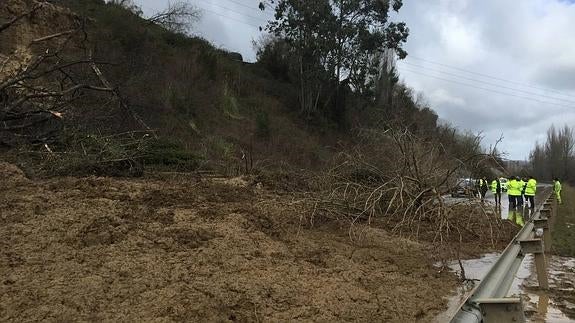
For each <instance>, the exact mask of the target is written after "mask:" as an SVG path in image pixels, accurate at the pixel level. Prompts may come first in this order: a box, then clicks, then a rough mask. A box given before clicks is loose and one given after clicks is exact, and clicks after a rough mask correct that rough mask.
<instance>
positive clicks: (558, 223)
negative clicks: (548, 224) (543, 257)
mask: <svg viewBox="0 0 575 323" xmlns="http://www.w3.org/2000/svg"><path fill="white" fill-rule="evenodd" d="M562 199H563V204H562V205H559V209H558V213H557V219H555V223H554V224H553V228H552V237H553V253H555V254H556V255H559V256H564V257H575V189H573V187H571V186H568V185H563V191H562Z"/></svg>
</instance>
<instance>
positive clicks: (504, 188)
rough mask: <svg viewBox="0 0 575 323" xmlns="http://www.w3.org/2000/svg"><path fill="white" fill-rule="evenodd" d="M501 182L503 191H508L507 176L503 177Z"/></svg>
mask: <svg viewBox="0 0 575 323" xmlns="http://www.w3.org/2000/svg"><path fill="white" fill-rule="evenodd" d="M499 182H500V183H501V191H503V192H507V178H505V177H501V178H500V179H499Z"/></svg>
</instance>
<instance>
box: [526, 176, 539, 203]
mask: <svg viewBox="0 0 575 323" xmlns="http://www.w3.org/2000/svg"><path fill="white" fill-rule="evenodd" d="M524 192H525V193H524V194H525V199H526V200H527V201H529V208H530V209H534V208H535V192H537V181H536V180H535V178H533V176H529V180H528V181H527V183H526V184H525V191H524Z"/></svg>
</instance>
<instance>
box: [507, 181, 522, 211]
mask: <svg viewBox="0 0 575 323" xmlns="http://www.w3.org/2000/svg"><path fill="white" fill-rule="evenodd" d="M507 196H508V197H509V209H514V208H516V207H517V202H518V199H519V197H521V184H519V177H511V179H510V180H509V182H507Z"/></svg>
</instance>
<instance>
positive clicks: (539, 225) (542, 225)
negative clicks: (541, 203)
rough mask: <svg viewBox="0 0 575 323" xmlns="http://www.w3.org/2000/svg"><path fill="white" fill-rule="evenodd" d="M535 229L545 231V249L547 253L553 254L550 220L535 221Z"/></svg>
mask: <svg viewBox="0 0 575 323" xmlns="http://www.w3.org/2000/svg"><path fill="white" fill-rule="evenodd" d="M533 225H534V227H533V229H535V230H537V229H542V230H543V248H544V250H545V253H546V254H548V253H551V231H550V228H549V220H548V219H534V220H533Z"/></svg>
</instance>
